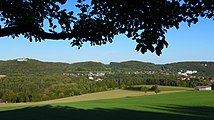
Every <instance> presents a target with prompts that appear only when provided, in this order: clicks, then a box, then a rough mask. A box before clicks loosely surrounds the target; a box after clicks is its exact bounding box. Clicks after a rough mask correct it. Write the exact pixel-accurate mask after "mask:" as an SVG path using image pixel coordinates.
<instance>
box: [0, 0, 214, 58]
mask: <svg viewBox="0 0 214 120" xmlns="http://www.w3.org/2000/svg"><path fill="white" fill-rule="evenodd" d="M64 4H69V5H70V7H67V8H66V9H64V8H63V7H62V6H63V5H64ZM72 5H75V6H76V8H78V9H79V11H80V12H79V13H75V12H74V10H73V9H71V8H74V7H72ZM213 5H214V1H213V0H116V1H114V0H90V2H88V1H86V0H76V1H72V3H68V2H67V0H1V2H0V24H1V27H0V37H4V36H12V37H13V38H15V37H19V36H20V35H23V36H24V37H25V38H27V39H29V40H30V41H32V40H33V39H35V41H41V40H47V39H49V40H66V39H68V40H71V45H72V46H78V47H81V46H82V44H83V43H84V42H90V43H91V45H102V44H106V43H108V42H112V41H113V38H114V37H115V36H116V35H118V34H125V35H126V36H127V37H128V38H131V39H133V40H135V41H136V42H137V46H136V50H137V51H141V53H145V52H147V51H148V50H149V51H151V52H156V54H157V55H160V54H161V50H162V49H163V48H164V47H165V46H166V47H167V46H168V43H167V40H166V38H165V34H166V32H167V31H168V29H170V28H173V27H175V28H177V29H178V28H179V24H180V23H181V22H186V23H188V26H190V25H191V24H192V23H193V24H196V23H197V22H198V18H199V17H202V18H209V19H212V20H213V18H214V15H213V10H214V7H213ZM75 11H77V10H75ZM45 21H48V22H45ZM45 26H49V27H48V29H47V27H45Z"/></svg>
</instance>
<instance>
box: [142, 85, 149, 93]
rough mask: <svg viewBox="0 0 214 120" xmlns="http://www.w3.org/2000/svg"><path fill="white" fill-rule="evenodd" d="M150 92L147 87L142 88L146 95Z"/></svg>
mask: <svg viewBox="0 0 214 120" xmlns="http://www.w3.org/2000/svg"><path fill="white" fill-rule="evenodd" d="M148 90H149V89H148V87H145V86H143V87H141V91H144V92H145V93H147V91H148Z"/></svg>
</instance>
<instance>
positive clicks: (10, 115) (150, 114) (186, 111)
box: [0, 90, 214, 120]
mask: <svg viewBox="0 0 214 120" xmlns="http://www.w3.org/2000/svg"><path fill="white" fill-rule="evenodd" d="M107 92H113V91H107ZM114 92H115V93H116V92H120V91H119V90H116V91H114ZM123 92H124V93H125V91H123ZM129 92H133V93H132V94H133V95H134V92H136V93H137V91H129ZM163 92H164V91H163ZM166 92H169V91H166ZM103 93H105V92H103ZM127 93H128V92H127ZM136 93H135V94H136ZM141 93H143V92H141ZM97 94H101V93H97ZM92 95H93V94H92ZM102 95H103V96H105V95H106V96H109V95H110V94H108V93H105V94H102ZM115 95H116V94H115ZM117 95H118V96H119V94H117ZM129 95H130V93H129ZM95 96H96V95H95ZM112 96H114V95H112ZM82 99H83V98H82ZM213 101H214V91H184V92H176V93H169V94H163V93H162V94H157V95H156V94H155V95H146V96H145V95H144V96H135V97H134V96H133V97H125V98H115V99H104V100H91V101H84V100H83V101H81V102H74V101H70V102H69V101H67V102H66V100H64V101H63V99H61V102H59V101H58V102H53V101H52V102H50V101H49V105H48V103H47V104H44V105H41V104H40V105H39V104H37V105H36V104H35V105H33V104H32V105H27V106H26V105H25V106H24V105H21V106H4V107H0V117H1V119H2V120H14V119H18V120H29V119H30V120H72V119H73V120H84V119H87V120H100V119H102V120H144V119H145V120H146V119H148V120H157V119H163V120H213V111H214V102H213Z"/></svg>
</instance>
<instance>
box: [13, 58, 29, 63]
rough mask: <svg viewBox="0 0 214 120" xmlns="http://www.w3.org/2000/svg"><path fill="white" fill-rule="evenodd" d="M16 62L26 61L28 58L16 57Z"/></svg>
mask: <svg viewBox="0 0 214 120" xmlns="http://www.w3.org/2000/svg"><path fill="white" fill-rule="evenodd" d="M16 60H17V61H18V62H27V61H28V58H17V59H16Z"/></svg>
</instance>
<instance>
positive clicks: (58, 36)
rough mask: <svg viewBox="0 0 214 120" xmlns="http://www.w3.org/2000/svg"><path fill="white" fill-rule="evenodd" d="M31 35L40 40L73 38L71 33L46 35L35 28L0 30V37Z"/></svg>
mask: <svg viewBox="0 0 214 120" xmlns="http://www.w3.org/2000/svg"><path fill="white" fill-rule="evenodd" d="M28 32H29V33H31V34H33V35H35V36H38V37H40V38H41V39H51V40H65V39H72V38H73V37H74V34H73V33H67V32H60V33H48V32H45V31H41V30H39V29H38V28H35V27H29V26H28V27H24V26H22V27H7V28H3V29H0V37H5V36H10V35H14V34H15V35H19V34H24V33H28Z"/></svg>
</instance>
